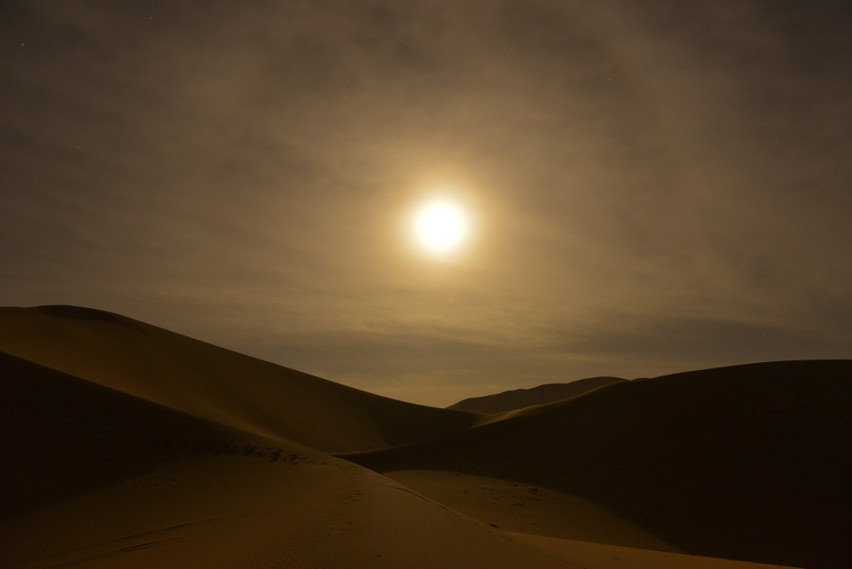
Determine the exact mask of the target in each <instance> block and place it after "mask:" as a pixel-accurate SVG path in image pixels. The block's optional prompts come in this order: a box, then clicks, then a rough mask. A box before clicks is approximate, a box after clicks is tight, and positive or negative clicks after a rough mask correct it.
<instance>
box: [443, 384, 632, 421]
mask: <svg viewBox="0 0 852 569" xmlns="http://www.w3.org/2000/svg"><path fill="white" fill-rule="evenodd" d="M622 381H627V380H625V379H622V378H620V377H589V378H586V379H579V380H577V381H572V382H571V383H548V384H546V385H539V386H538V387H533V388H531V389H515V390H512V391H504V392H503V393H497V394H496V395H486V396H484V397H472V398H470V399H465V400H463V401H459V402H458V403H455V404H453V405H450V406H449V407H447V409H458V410H460V411H470V412H471V413H503V412H506V411H515V410H517V409H523V408H524V407H530V406H532V405H546V404H548V403H555V402H557V401H561V400H563V399H568V398H569V397H576V396H577V395H581V394H583V393H586V392H587V391H591V390H592V389H599V388H601V387H606V386H607V385H612V384H613V383H620V382H622Z"/></svg>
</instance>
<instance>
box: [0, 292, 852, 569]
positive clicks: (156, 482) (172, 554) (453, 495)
mask: <svg viewBox="0 0 852 569" xmlns="http://www.w3.org/2000/svg"><path fill="white" fill-rule="evenodd" d="M590 385H591V382H587V383H586V386H587V387H588V386H590ZM549 390H550V388H548V387H546V388H544V389H542V390H539V391H540V392H541V393H544V392H547V391H549ZM528 391H530V392H536V391H537V390H535V389H533V390H528ZM537 396H538V395H537ZM486 399H487V398H486ZM528 400H529V401H531V400H533V399H528ZM850 405H852V361H812V362H776V363H767V364H754V365H750V366H737V367H732V368H721V369H714V370H705V371H699V372H689V373H685V374H678V375H672V376H665V377H660V378H654V379H648V380H643V381H633V382H628V381H617V380H616V381H613V382H610V384H609V385H606V386H603V387H601V386H598V387H597V388H590V389H589V390H587V391H586V392H585V393H581V394H574V395H573V396H569V398H567V399H564V400H562V401H559V402H556V403H550V404H546V405H541V404H535V403H534V404H532V406H528V405H524V406H523V408H521V409H520V410H517V409H516V410H514V411H511V412H507V413H503V414H500V415H488V416H484V415H481V414H479V413H472V412H466V411H459V410H446V409H433V408H428V407H422V406H417V405H411V404H407V403H402V402H398V401H394V400H390V399H386V398H382V397H378V396H375V395H372V394H368V393H364V392H361V391H358V390H355V389H351V388H348V387H345V386H341V385H338V384H335V383H332V382H329V381H326V380H323V379H320V378H316V377H312V376H309V375H306V374H303V373H300V372H297V371H294V370H290V369H287V368H283V367H280V366H276V365H273V364H270V363H267V362H262V361H260V360H256V359H254V358H250V357H247V356H244V355H241V354H237V353H234V352H231V351H228V350H224V349H222V348H217V347H215V346H212V345H209V344H205V343H203V342H199V341H197V340H193V339H191V338H187V337H185V336H181V335H178V334H174V333H172V332H168V331H166V330H163V329H160V328H156V327H154V326H150V325H148V324H144V323H141V322H138V321H134V320H131V319H128V318H124V317H121V316H118V315H114V314H110V313H106V312H101V311H97V310H91V309H84V308H78V307H67V306H62V307H39V308H26V309H24V308H8V309H0V436H2V444H3V447H2V448H3V460H2V461H0V485H2V487H3V488H4V492H3V493H2V494H0V567H4V568H5V567H10V568H12V567H14V568H36V567H39V568H40V567H69V566H73V567H86V568H134V567H140V568H141V567H222V568H225V567H287V568H290V567H296V568H301V567H311V568H314V567H317V568H326V567H329V568H338V567H339V568H360V567H387V568H400V567H405V568H409V567H411V568H431V567H438V568H443V567H453V568H463V569H474V568H477V569H478V568H483V567H487V568H506V569H510V568H511V569H516V568H520V567H522V568H533V569H535V568H542V569H549V568H576V567H587V568H604V567H623V568H625V569H626V568H631V569H637V568H648V569H650V568H667V567H671V568H674V567H702V568H709V569H714V568H719V569H722V568H731V569H733V568H743V569H745V568H755V567H770V566H774V567H777V566H782V565H787V566H800V567H848V566H849V561H850V560H852V547H850V543H849V540H848V536H847V533H848V528H849V527H852V516H850V512H852V483H850V480H852V467H850V466H848V465H847V462H848V461H847V460H846V457H847V454H848V448H849V442H850V440H852V415H851V414H850ZM475 425H481V426H475ZM329 451H334V452H335V453H336V455H335V456H333V455H331V454H329ZM722 558H726V559H722ZM751 562H754V563H751ZM766 564H770V565H766Z"/></svg>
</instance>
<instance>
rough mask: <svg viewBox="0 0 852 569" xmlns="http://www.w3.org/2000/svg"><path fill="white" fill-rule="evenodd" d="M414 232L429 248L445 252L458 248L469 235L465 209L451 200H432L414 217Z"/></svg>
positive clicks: (421, 242) (422, 243)
mask: <svg viewBox="0 0 852 569" xmlns="http://www.w3.org/2000/svg"><path fill="white" fill-rule="evenodd" d="M414 234H415V236H416V237H417V239H418V241H419V242H420V244H421V245H423V246H424V247H426V248H427V249H429V250H431V251H434V252H439V253H445V252H449V251H452V250H454V249H456V248H457V247H458V246H459V245H460V244H461V242H462V241H463V240H464V238H465V236H466V235H467V219H466V217H465V214H464V211H463V210H462V209H461V208H460V207H459V206H457V205H456V204H454V203H452V202H450V201H443V200H442V201H432V202H429V203H427V204H425V205H424V206H423V207H421V208H420V209H419V210H418V211H417V214H416V216H415V218H414Z"/></svg>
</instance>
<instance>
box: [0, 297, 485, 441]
mask: <svg viewBox="0 0 852 569" xmlns="http://www.w3.org/2000/svg"><path fill="white" fill-rule="evenodd" d="M0 351H5V352H7V353H9V354H12V355H15V356H18V357H21V358H24V359H27V360H29V361H32V362H35V363H38V364H40V365H43V366H46V367H49V368H52V369H55V370H58V371H62V372H65V373H68V374H70V375H73V376H75V377H80V378H83V379H85V380H87V381H91V382H94V383H97V384H99V385H103V386H105V387H109V388H112V389H116V390H118V391H121V392H124V393H128V394H131V395H134V396H137V397H140V398H143V399H146V400H148V401H153V402H155V403H159V404H161V405H164V406H166V407H169V408H172V409H176V410H179V411H183V412H186V413H189V414H192V415H194V416H197V417H201V418H204V419H207V420H210V421H215V422H217V423H221V424H223V425H227V426H229V427H232V428H235V429H240V430H243V431H247V432H252V433H256V434H258V435H260V436H265V437H273V438H281V437H283V438H288V439H290V440H293V441H295V442H297V443H302V444H305V445H308V446H310V447H312V448H316V449H320V450H328V451H351V450H363V449H370V448H381V447H385V446H390V445H398V444H404V443H408V442H412V441H416V440H422V439H428V438H431V437H434V436H440V435H445V434H448V433H451V432H454V431H458V430H462V429H465V428H467V427H468V426H470V425H471V424H472V423H473V421H474V420H475V419H476V418H477V417H476V415H473V414H470V413H466V412H463V411H452V410H445V409H434V408H430V407H423V406H420V405H413V404H410V403H404V402H400V401H394V400H392V399H387V398H384V397H380V396H378V395H373V394H370V393H365V392H362V391H358V390H356V389H352V388H349V387H346V386H343V385H339V384H336V383H333V382H330V381H327V380H324V379H321V378H318V377H313V376H310V375H308V374H305V373H301V372H298V371H296V370H292V369H288V368H284V367H281V366H277V365H274V364H271V363H268V362H264V361H261V360H257V359H255V358H251V357H248V356H245V355H242V354H238V353H235V352H231V351H229V350H226V349H223V348H218V347H216V346H212V345H210V344H206V343H204V342H200V341H198V340H194V339H192V338H188V337H186V336H181V335H180V334H175V333H173V332H169V331H167V330H163V329H161V328H156V327H154V326H150V325H148V324H144V323H142V322H138V321H135V320H131V319H129V318H125V317H122V316H118V315H115V314H110V313H108V312H103V311H100V310H93V309H88V308H81V307H74V306H45V307H38V308H3V309H0Z"/></svg>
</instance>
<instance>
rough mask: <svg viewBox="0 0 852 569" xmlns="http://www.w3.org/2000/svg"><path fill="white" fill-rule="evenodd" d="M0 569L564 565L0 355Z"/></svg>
mask: <svg viewBox="0 0 852 569" xmlns="http://www.w3.org/2000/svg"><path fill="white" fill-rule="evenodd" d="M0 377H2V381H0V433H2V435H3V442H4V446H3V450H4V456H3V459H4V460H3V461H2V462H0V484H2V487H3V488H4V492H3V493H2V494H0V497H1V498H2V501H0V566H2V567H9V568H16V569H24V568H45V567H67V566H74V567H86V568H116V567H120V568H122V569H125V568H135V567H139V568H143V567H144V568H148V567H169V568H171V567H174V568H179V567H180V568H183V567H211V568H218V567H221V568H233V567H296V568H299V567H323V568H338V567H339V568H341V569H342V568H352V567H355V568H357V567H377V568H379V567H388V568H394V567H420V568H430V567H449V566H452V567H462V568H469V569H474V568H478V567H482V566H483V565H482V563H485V564H486V566H488V567H500V568H505V569H513V568H516V567H533V568H539V569H556V568H566V567H572V566H573V565H571V564H569V563H566V562H564V561H561V560H558V559H557V558H555V557H554V556H553V555H552V554H546V553H543V552H540V551H538V549H537V548H535V547H530V546H529V545H525V544H522V543H519V542H516V541H513V540H510V539H506V538H505V537H504V536H503V535H502V534H500V533H499V532H497V531H496V530H494V529H493V528H490V527H488V526H487V525H485V524H483V523H480V522H477V521H475V520H472V519H469V518H466V517H464V516H460V515H458V514H456V513H454V512H452V511H450V510H448V509H446V508H444V507H442V506H440V505H438V504H436V503H433V502H431V501H429V500H427V499H425V498H423V497H421V496H418V495H417V494H415V493H413V492H412V491H410V490H409V489H407V488H405V487H403V486H401V485H400V484H398V483H395V482H393V481H392V480H389V479H387V478H385V477H383V476H380V475H378V474H375V473H373V472H370V471H368V470H366V469H364V468H361V467H359V466H356V465H354V464H351V463H348V462H345V461H342V460H339V459H336V458H334V457H331V456H329V455H326V454H323V453H320V452H316V451H313V450H310V449H306V448H305V447H302V446H300V445H296V444H294V443H291V442H288V441H277V440H273V439H266V438H263V437H260V436H258V435H255V434H253V433H245V432H240V431H237V430H234V429H231V428H228V427H225V426H221V425H216V424H214V423H211V422H209V421H206V420H202V419H197V418H194V417H191V416H189V415H186V414H184V413H181V412H177V411H174V410H171V409H168V408H166V407H163V406H160V405H157V404H154V403H151V402H148V401H144V400H142V399H139V398H136V397H133V396H129V395H127V394H123V393H120V392H117V391H115V390H111V389H107V388H104V387H102V386H98V385H94V384H91V383H88V382H86V381H84V380H81V379H80V378H75V377H72V376H69V375H67V374H63V373H61V372H57V371H55V370H51V369H48V368H45V367H43V366H39V365H37V364H33V363H32V362H27V361H24V360H21V359H19V358H15V357H13V356H9V355H7V354H0Z"/></svg>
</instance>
